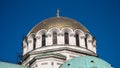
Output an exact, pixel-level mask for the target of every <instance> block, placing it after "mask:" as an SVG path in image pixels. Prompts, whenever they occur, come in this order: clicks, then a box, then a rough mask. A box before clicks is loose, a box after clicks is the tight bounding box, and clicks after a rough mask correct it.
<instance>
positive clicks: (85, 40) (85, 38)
mask: <svg viewBox="0 0 120 68" xmlns="http://www.w3.org/2000/svg"><path fill="white" fill-rule="evenodd" d="M87 43H88V42H87V36H86V37H85V47H86V48H88V47H87Z"/></svg>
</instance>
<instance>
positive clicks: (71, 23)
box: [30, 17, 89, 33]
mask: <svg viewBox="0 0 120 68" xmlns="http://www.w3.org/2000/svg"><path fill="white" fill-rule="evenodd" d="M52 27H57V28H59V29H62V28H64V27H69V28H71V29H73V30H75V29H81V30H82V31H83V32H89V31H88V30H87V29H86V28H85V27H84V26H83V25H82V24H80V23H79V22H77V21H75V20H73V19H70V18H66V17H53V18H48V19H45V20H44V21H42V22H40V23H39V24H37V25H36V26H35V27H33V29H32V30H31V31H30V33H36V32H37V31H39V30H41V29H46V30H48V29H50V28H52Z"/></svg>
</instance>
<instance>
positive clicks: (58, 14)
mask: <svg viewBox="0 0 120 68" xmlns="http://www.w3.org/2000/svg"><path fill="white" fill-rule="evenodd" d="M56 15H57V17H60V10H59V9H57V13H56Z"/></svg>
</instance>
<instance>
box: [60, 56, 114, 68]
mask: <svg viewBox="0 0 120 68" xmlns="http://www.w3.org/2000/svg"><path fill="white" fill-rule="evenodd" d="M60 68H112V67H111V65H110V64H109V63H107V62H106V61H104V60H102V59H99V58H97V57H92V56H80V57H76V58H74V59H71V60H68V61H67V62H65V63H64V64H63V65H62V66H61V67H60Z"/></svg>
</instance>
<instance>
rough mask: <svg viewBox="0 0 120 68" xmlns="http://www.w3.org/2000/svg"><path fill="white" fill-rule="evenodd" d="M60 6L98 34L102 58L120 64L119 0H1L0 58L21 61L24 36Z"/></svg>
mask: <svg viewBox="0 0 120 68" xmlns="http://www.w3.org/2000/svg"><path fill="white" fill-rule="evenodd" d="M57 8H58V9H60V15H61V16H65V17H70V18H73V19H75V20H77V21H79V22H81V23H82V24H83V25H84V26H85V27H86V28H88V30H89V31H90V33H91V34H92V35H93V36H95V37H96V39H97V53H98V55H99V57H100V58H102V59H104V60H106V61H107V62H109V63H111V64H112V65H113V66H114V67H115V68H119V67H120V64H119V63H120V62H119V57H120V52H119V51H120V44H119V43H120V39H119V38H120V1H119V0H0V61H7V62H11V63H16V62H18V61H19V57H18V55H20V54H21V49H22V48H21V47H22V39H23V37H24V36H25V35H27V33H28V32H29V31H30V29H32V27H34V26H35V25H36V24H37V23H39V22H40V21H42V20H44V19H46V18H49V17H54V16H56V9H57Z"/></svg>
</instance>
